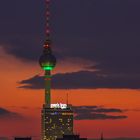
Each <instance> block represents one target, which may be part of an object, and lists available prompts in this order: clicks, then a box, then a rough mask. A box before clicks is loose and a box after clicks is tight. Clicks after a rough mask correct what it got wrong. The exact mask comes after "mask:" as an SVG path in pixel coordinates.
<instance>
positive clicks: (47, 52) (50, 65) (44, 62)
mask: <svg viewBox="0 0 140 140" xmlns="http://www.w3.org/2000/svg"><path fill="white" fill-rule="evenodd" d="M51 45H52V42H51V37H50V0H46V40H45V43H44V50H43V54H42V55H41V56H40V59H39V64H40V66H41V68H42V69H43V70H44V71H45V75H44V77H45V106H46V107H47V108H50V104H51V77H52V76H51V71H52V70H53V69H54V67H55V65H56V58H55V56H54V55H53V54H52V49H51Z"/></svg>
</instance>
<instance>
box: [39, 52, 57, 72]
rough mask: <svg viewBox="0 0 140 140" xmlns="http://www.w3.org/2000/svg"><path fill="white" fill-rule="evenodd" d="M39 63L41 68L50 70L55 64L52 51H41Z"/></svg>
mask: <svg viewBox="0 0 140 140" xmlns="http://www.w3.org/2000/svg"><path fill="white" fill-rule="evenodd" d="M39 64H40V66H41V68H42V69H43V70H48V71H51V70H53V69H54V67H55V65H56V58H55V56H54V55H52V53H51V52H50V53H46V52H43V54H42V55H41V57H40V59H39Z"/></svg>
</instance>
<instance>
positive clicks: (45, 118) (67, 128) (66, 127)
mask: <svg viewBox="0 0 140 140" xmlns="http://www.w3.org/2000/svg"><path fill="white" fill-rule="evenodd" d="M45 1H46V40H45V43H44V48H43V54H42V55H41V56H40V59H39V64H40V66H41V68H42V69H43V70H44V71H45V74H44V79H45V103H44V105H43V108H42V110H41V130H42V131H41V139H42V140H56V139H57V138H62V137H63V135H64V134H67V135H71V134H73V110H72V109H71V107H68V106H67V105H66V104H61V103H60V104H58V103H57V104H51V78H52V76H51V71H52V70H53V69H54V67H55V65H56V58H55V56H54V55H53V54H52V49H51V47H52V42H51V37H50V1H51V0H45Z"/></svg>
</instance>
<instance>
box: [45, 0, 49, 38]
mask: <svg viewBox="0 0 140 140" xmlns="http://www.w3.org/2000/svg"><path fill="white" fill-rule="evenodd" d="M46 37H47V38H48V39H50V0H46Z"/></svg>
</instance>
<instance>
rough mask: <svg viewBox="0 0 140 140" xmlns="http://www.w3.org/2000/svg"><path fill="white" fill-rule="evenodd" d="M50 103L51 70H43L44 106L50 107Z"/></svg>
mask: <svg viewBox="0 0 140 140" xmlns="http://www.w3.org/2000/svg"><path fill="white" fill-rule="evenodd" d="M50 104H51V71H49V70H46V71H45V106H46V107H47V108H50Z"/></svg>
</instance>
